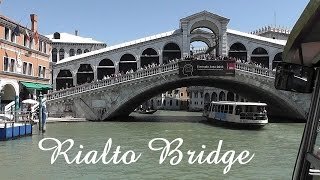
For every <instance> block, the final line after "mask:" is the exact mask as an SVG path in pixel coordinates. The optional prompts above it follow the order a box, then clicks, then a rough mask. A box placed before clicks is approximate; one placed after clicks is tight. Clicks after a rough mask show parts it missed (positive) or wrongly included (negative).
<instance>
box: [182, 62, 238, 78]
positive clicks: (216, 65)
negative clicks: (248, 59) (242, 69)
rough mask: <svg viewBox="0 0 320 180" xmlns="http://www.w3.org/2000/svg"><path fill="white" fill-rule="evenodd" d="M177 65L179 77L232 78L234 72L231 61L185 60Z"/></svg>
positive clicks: (234, 68)
mask: <svg viewBox="0 0 320 180" xmlns="http://www.w3.org/2000/svg"><path fill="white" fill-rule="evenodd" d="M178 65H179V75H180V76H181V77H187V76H234V75H235V70H236V63H235V61H231V60H186V61H180V62H179V63H178Z"/></svg>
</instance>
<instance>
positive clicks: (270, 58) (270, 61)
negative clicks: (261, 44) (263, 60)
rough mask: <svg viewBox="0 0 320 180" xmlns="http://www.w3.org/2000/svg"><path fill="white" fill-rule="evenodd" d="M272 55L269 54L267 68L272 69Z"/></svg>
mask: <svg viewBox="0 0 320 180" xmlns="http://www.w3.org/2000/svg"><path fill="white" fill-rule="evenodd" d="M272 57H273V56H271V55H269V69H272V61H273V58H272Z"/></svg>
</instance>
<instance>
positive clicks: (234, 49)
mask: <svg viewBox="0 0 320 180" xmlns="http://www.w3.org/2000/svg"><path fill="white" fill-rule="evenodd" d="M229 57H234V58H236V59H240V60H244V61H247V59H248V50H247V48H246V46H245V45H244V44H243V43H241V42H236V43H233V44H232V45H231V46H230V48H229Z"/></svg>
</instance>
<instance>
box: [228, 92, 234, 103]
mask: <svg viewBox="0 0 320 180" xmlns="http://www.w3.org/2000/svg"><path fill="white" fill-rule="evenodd" d="M227 101H235V99H234V93H233V92H230V91H229V92H228V93H227Z"/></svg>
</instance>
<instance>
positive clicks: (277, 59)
mask: <svg viewBox="0 0 320 180" xmlns="http://www.w3.org/2000/svg"><path fill="white" fill-rule="evenodd" d="M279 62H282V52H280V53H278V54H276V55H275V56H274V59H273V61H272V69H274V68H276V67H277V65H278V63H279Z"/></svg>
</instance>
